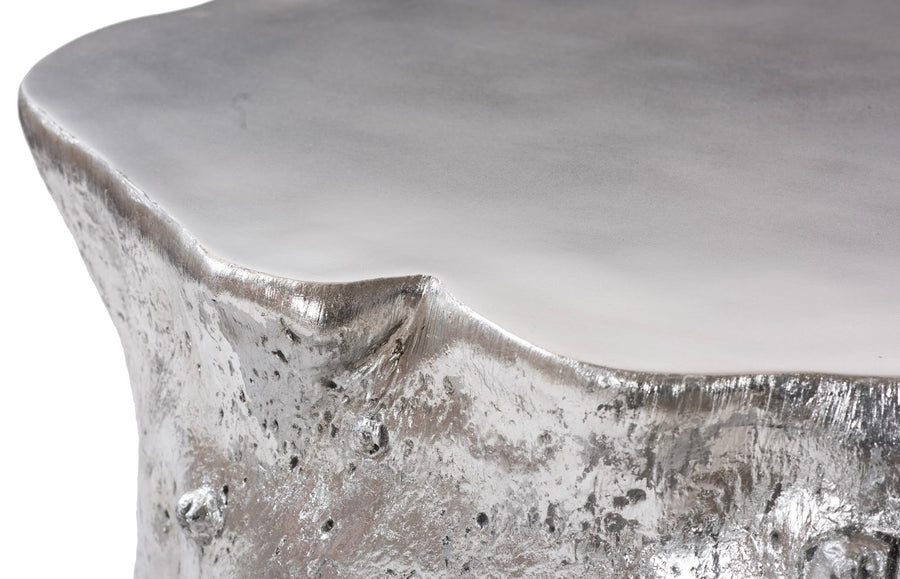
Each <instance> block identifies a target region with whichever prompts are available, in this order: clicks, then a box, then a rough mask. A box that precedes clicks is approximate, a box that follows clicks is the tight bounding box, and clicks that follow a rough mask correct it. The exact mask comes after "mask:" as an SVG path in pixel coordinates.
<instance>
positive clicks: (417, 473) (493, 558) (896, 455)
mask: <svg viewBox="0 0 900 579" xmlns="http://www.w3.org/2000/svg"><path fill="white" fill-rule="evenodd" d="M20 113H21V118H22V122H23V126H24V128H25V131H26V134H27V136H28V139H29V143H30V145H31V147H32V150H33V152H34V155H35V158H36V160H37V163H38V166H39V168H40V170H41V172H42V174H43V176H44V179H45V180H46V182H47V185H48V187H49V189H50V191H51V193H52V194H53V196H54V198H55V199H56V201H57V203H58V205H59V207H60V210H61V212H62V214H63V217H64V218H65V220H66V222H67V224H68V225H69V227H70V229H71V230H72V232H73V234H74V236H75V238H76V240H77V242H78V244H79V247H80V249H81V252H82V255H83V257H84V259H85V262H86V264H87V266H88V268H89V270H90V271H91V274H92V276H93V278H94V281H95V283H96V284H97V287H98V289H99V291H100V293H101V295H102V296H103V299H104V301H105V303H106V305H107V307H108V309H109V311H110V314H111V317H112V319H113V321H114V322H115V324H116V326H117V328H118V330H119V333H120V336H121V338H122V342H123V345H124V349H125V354H126V357H127V360H128V367H129V371H130V374H131V380H132V388H133V393H134V400H135V405H136V410H137V420H138V428H139V432H140V474H139V480H140V485H139V498H138V513H139V515H138V527H139V547H138V556H137V562H136V568H135V574H136V575H137V576H139V577H145V576H146V577H151V576H152V577H199V576H241V577H261V576H269V577H275V576H294V577H303V576H321V577H332V576H341V577H374V576H392V577H413V576H423V577H424V576H446V575H460V574H467V573H469V574H472V575H474V576H534V577H549V576H554V577H570V576H571V577H578V576H598V575H599V576H603V577H623V576H624V577H648V576H657V577H673V576H675V577H677V576H685V577H716V576H728V577H759V576H771V577H781V576H796V575H806V576H814V577H819V576H822V577H828V576H830V575H831V574H833V575H834V576H838V577H857V576H858V577H862V576H867V577H893V576H897V569H898V550H900V447H898V444H900V415H898V410H900V384H898V383H897V382H896V381H894V380H885V379H868V378H853V377H839V376H820V375H759V376H726V377H713V376H711V377H704V376H676V375H649V374H638V373H630V372H625V371H618V370H612V369H607V368H601V367H597V366H591V365H587V364H582V363H578V362H575V361H572V360H567V359H564V358H560V357H557V356H553V355H550V354H548V353H546V352H543V351H541V350H538V349H536V348H534V347H532V346H530V345H529V344H526V343H523V342H521V341H519V340H517V339H515V338H513V337H511V336H510V335H508V334H506V333H504V332H503V331H502V330H500V329H498V328H496V327H494V326H492V325H491V324H489V323H487V322H485V321H484V320H482V319H481V318H479V317H478V316H477V315H475V314H474V313H472V312H471V311H469V310H467V309H466V308H465V307H464V306H462V305H460V304H459V303H458V302H456V301H455V300H454V299H453V298H452V296H450V295H449V294H448V293H447V292H446V290H444V289H443V288H442V287H441V285H440V283H439V282H438V281H437V280H435V279H433V278H430V277H409V278H402V279H382V280H372V281H363V282H358V283H349V284H311V283H304V282H300V281H293V280H287V279H280V278H276V277H272V276H269V275H265V274H263V273H259V272H254V271H247V270H244V269H241V268H240V267H238V266H234V265H231V264H227V263H223V262H221V261H220V260H218V259H217V258H216V257H215V256H212V255H209V254H207V253H206V252H205V251H204V250H203V248H202V247H200V246H199V245H198V244H197V243H196V242H195V241H194V240H193V238H192V237H191V235H190V233H189V232H187V231H185V230H183V229H182V228H181V227H180V226H179V225H178V224H177V223H175V222H173V221H172V220H171V219H170V218H169V217H168V216H167V215H166V214H165V213H164V212H163V211H162V210H161V209H160V208H159V207H157V206H155V205H154V204H153V203H152V202H151V201H150V200H148V199H147V198H146V197H145V196H144V195H143V194H142V193H141V192H140V191H138V190H136V189H135V188H134V187H133V186H131V185H130V184H129V182H128V181H127V179H126V178H125V177H124V176H122V175H120V174H117V173H116V172H115V171H114V170H112V169H111V168H110V167H109V166H107V165H105V164H104V163H103V161H102V160H101V159H99V158H98V157H96V156H94V155H93V154H92V152H91V151H89V150H87V149H86V148H84V147H82V146H80V145H79V144H78V143H77V142H75V141H74V140H73V139H71V138H69V137H68V136H67V135H65V134H64V133H63V131H62V130H61V129H60V128H58V127H56V126H54V125H53V124H52V122H51V121H49V120H48V119H47V118H46V117H45V116H44V115H43V114H42V113H41V112H40V111H37V110H34V109H32V108H31V107H30V105H29V103H28V100H27V98H22V99H21V100H20Z"/></svg>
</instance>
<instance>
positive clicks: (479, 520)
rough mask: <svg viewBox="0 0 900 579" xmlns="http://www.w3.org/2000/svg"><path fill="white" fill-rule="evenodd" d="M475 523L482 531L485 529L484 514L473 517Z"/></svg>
mask: <svg viewBox="0 0 900 579" xmlns="http://www.w3.org/2000/svg"><path fill="white" fill-rule="evenodd" d="M475 522H477V523H478V526H479V527H481V528H482V529H483V528H485V527H486V526H487V524H488V516H487V514H485V513H478V516H477V517H475Z"/></svg>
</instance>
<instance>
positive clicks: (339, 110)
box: [23, 0, 900, 376]
mask: <svg viewBox="0 0 900 579" xmlns="http://www.w3.org/2000/svg"><path fill="white" fill-rule="evenodd" d="M898 30H900V3H896V2H891V1H884V2H875V1H868V0H867V1H864V2H823V1H811V0H803V1H793V2H716V3H709V2H692V1H688V0H678V1H674V2H666V3H654V2H649V1H629V2H600V1H598V2H569V1H566V2H542V1H531V0H525V1H522V0H423V1H420V2H408V1H400V0H306V1H284V0H278V1H275V0H270V1H266V2H234V1H229V0H218V1H216V2H213V3H210V4H206V5H203V6H200V7H197V8H193V9H190V10H187V11H184V12H179V13H174V14H170V15H164V16H160V17H152V18H148V19H142V20H138V21H133V22H129V23H125V24H121V25H117V26H114V27H112V28H108V29H105V30H102V31H99V32H96V33H94V34H91V35H89V36H87V37H85V38H82V39H80V40H78V41H75V42H74V43H72V44H70V45H68V46H66V47H64V48H62V49H61V50H59V51H58V52H56V53H54V54H52V55H51V56H49V57H48V58H47V59H45V60H44V61H42V62H41V63H40V64H39V65H38V66H36V67H35V69H34V70H33V71H32V72H31V73H30V74H29V76H28V77H27V79H26V80H25V82H24V84H23V98H25V99H27V100H28V101H29V102H31V103H32V104H33V105H34V106H36V107H38V108H39V109H41V110H43V111H44V113H45V114H46V115H47V116H48V117H49V118H50V119H52V120H53V121H54V122H56V123H57V124H58V125H59V126H60V128H61V129H62V130H63V131H65V132H67V133H68V134H70V135H71V136H72V137H73V138H74V139H76V140H77V141H79V142H80V143H82V144H83V146H84V147H86V148H88V149H90V150H92V151H94V152H95V153H96V154H97V155H99V156H101V157H102V158H104V159H106V160H107V161H108V162H109V163H110V164H111V166H113V167H114V168H115V169H117V170H118V171H121V173H122V174H123V175H124V176H125V177H126V178H127V179H129V180H130V181H131V182H132V183H133V184H134V185H136V186H137V187H138V188H140V189H141V190H142V191H144V192H145V193H146V194H147V195H148V196H149V197H150V198H151V199H152V200H154V201H155V202H157V203H158V204H159V205H160V206H162V207H163V208H164V209H165V210H166V211H167V212H168V213H169V214H170V215H171V216H172V217H173V218H174V219H175V220H177V221H178V222H179V223H181V224H182V225H183V226H184V227H185V228H186V229H187V230H188V231H189V232H190V233H191V234H192V235H194V236H195V237H196V238H197V239H198V240H199V242H200V243H201V244H202V245H203V246H205V247H206V248H208V249H209V251H210V252H211V253H212V254H214V255H216V256H219V257H220V258H221V259H223V260H224V261H226V262H230V263H236V264H239V265H241V266H246V267H249V268H253V269H257V270H260V271H264V272H267V273H272V274H277V275H281V276H287V277H292V278H296V279H299V280H308V281H350V280H358V279H363V278H371V277H382V276H395V275H407V274H415V273H429V274H434V275H436V276H438V277H439V278H440V279H441V280H442V281H443V282H444V285H445V286H446V287H447V288H448V289H449V290H450V291H451V292H452V293H453V294H454V295H456V296H457V297H458V298H460V299H461V300H462V301H463V302H464V303H465V304H467V305H468V306H470V307H471V308H473V309H474V310H475V311H477V312H478V313H480V314H482V315H484V316H485V317H486V318H488V319H489V320H491V321H493V322H495V323H497V324H498V325H499V326H500V327H502V328H504V329H506V330H508V331H510V332H512V333H514V334H517V335H519V336H521V337H522V338H525V339H526V340H528V341H530V342H532V343H533V344H535V345H537V346H539V347H542V348H545V349H548V350H550V351H553V352H556V353H559V354H563V355H567V356H571V357H574V358H577V359H580V360H584V361H588V362H593V363H597V364H604V365H611V366H616V367H621V368H627V369H636V370H654V371H675V372H703V373H720V372H756V371H759V372H762V371H815V372H835V373H849V374H866V375H895V376H896V375H900V259H898V258H900V227H898V223H900V33H898Z"/></svg>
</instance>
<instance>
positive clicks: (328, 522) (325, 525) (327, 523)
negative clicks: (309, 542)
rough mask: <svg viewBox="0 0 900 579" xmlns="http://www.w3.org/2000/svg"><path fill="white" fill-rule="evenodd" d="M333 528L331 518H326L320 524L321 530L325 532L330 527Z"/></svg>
mask: <svg viewBox="0 0 900 579" xmlns="http://www.w3.org/2000/svg"><path fill="white" fill-rule="evenodd" d="M333 528H334V521H333V520H332V519H328V520H327V521H325V523H323V524H322V532H323V533H327V532H329V531H330V530H331V529H333Z"/></svg>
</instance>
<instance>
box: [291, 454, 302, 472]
mask: <svg viewBox="0 0 900 579" xmlns="http://www.w3.org/2000/svg"><path fill="white" fill-rule="evenodd" d="M298 464H300V457H299V456H292V457H291V470H294V469H295V468H297V465H298Z"/></svg>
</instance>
